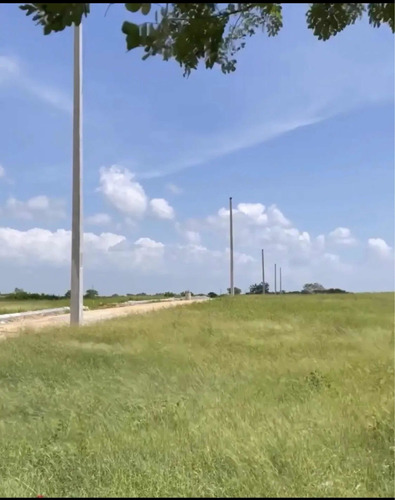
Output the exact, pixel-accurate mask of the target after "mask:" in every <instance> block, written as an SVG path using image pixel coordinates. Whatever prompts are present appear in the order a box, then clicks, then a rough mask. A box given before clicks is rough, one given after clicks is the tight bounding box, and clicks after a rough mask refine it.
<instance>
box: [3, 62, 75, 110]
mask: <svg viewBox="0 0 395 500" xmlns="http://www.w3.org/2000/svg"><path fill="white" fill-rule="evenodd" d="M1 83H12V84H15V85H18V86H20V87H22V88H23V90H25V91H27V92H29V93H31V94H32V95H34V96H35V97H38V98H39V99H40V100H41V101H44V102H46V103H47V104H50V105H51V106H53V107H55V108H57V109H59V110H61V111H64V112H66V113H68V114H70V113H71V112H72V100H71V98H70V96H69V95H68V94H66V93H64V92H62V91H61V90H59V89H56V88H54V87H51V86H49V85H48V84H44V83H42V82H37V81H36V80H34V79H33V78H31V77H29V76H28V74H27V73H26V71H25V70H24V68H23V64H22V63H21V61H20V60H19V59H17V58H16V57H13V56H4V55H3V56H0V84H1Z"/></svg>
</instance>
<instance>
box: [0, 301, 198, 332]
mask: <svg viewBox="0 0 395 500" xmlns="http://www.w3.org/2000/svg"><path fill="white" fill-rule="evenodd" d="M204 300H207V299H205V298H199V299H191V300H169V301H164V302H152V303H150V304H139V303H136V304H132V305H128V306H123V307H119V306H118V307H111V308H108V309H95V310H93V311H84V325H87V324H90V323H95V322H97V321H103V320H107V319H112V318H119V317H122V316H128V315H129V314H143V313H148V312H151V311H157V310H158V309H166V308H168V307H176V306H182V305H187V304H193V303H196V302H202V301H204ZM37 314H38V315H37V316H31V317H25V318H20V319H14V320H13V321H10V322H5V323H3V324H1V316H0V340H1V339H4V338H7V337H13V336H15V335H17V334H18V332H20V331H22V330H38V329H41V328H45V327H49V326H62V325H68V324H69V323H70V314H53V315H48V316H39V311H37Z"/></svg>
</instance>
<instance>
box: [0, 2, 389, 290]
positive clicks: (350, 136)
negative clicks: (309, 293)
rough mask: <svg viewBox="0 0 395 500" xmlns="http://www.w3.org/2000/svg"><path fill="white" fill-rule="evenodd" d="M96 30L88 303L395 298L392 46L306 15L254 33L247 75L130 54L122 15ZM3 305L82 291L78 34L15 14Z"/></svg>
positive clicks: (292, 13) (5, 67) (88, 106)
mask: <svg viewBox="0 0 395 500" xmlns="http://www.w3.org/2000/svg"><path fill="white" fill-rule="evenodd" d="M106 8H107V6H106V5H93V6H92V14H91V15H90V16H89V18H88V19H87V20H86V22H85V23H84V27H83V30H84V33H83V36H84V40H83V42H84V49H83V67H84V69H83V71H84V80H83V92H84V143H83V152H84V215H85V221H84V231H85V233H86V234H85V262H84V267H85V271H84V273H85V288H89V287H91V286H92V285H93V286H94V287H95V288H97V289H98V290H99V292H101V293H103V294H104V293H115V292H118V293H125V292H130V293H136V292H140V291H146V292H156V291H164V290H173V291H181V290H184V289H191V290H193V291H194V292H196V293H198V292H208V291H210V290H213V291H217V292H218V291H221V290H222V291H225V289H226V287H227V286H229V250H228V215H229V214H228V212H227V210H228V199H229V196H232V197H233V204H234V205H233V206H234V210H235V216H234V223H235V251H236V262H235V284H236V285H237V286H239V287H241V288H242V289H243V290H246V289H247V288H248V286H249V285H250V284H251V283H253V282H258V281H260V249H261V248H265V252H266V261H267V276H268V280H269V283H270V286H271V287H272V286H273V264H274V263H275V262H277V265H278V266H281V267H282V270H283V281H284V288H285V289H287V290H297V289H301V287H302V286H303V284H304V283H306V282H310V281H318V282H321V283H322V284H323V285H324V286H327V287H331V286H336V287H340V288H345V289H347V290H350V291H370V290H372V291H380V290H393V288H394V253H393V246H394V218H393V217H394V215H393V213H394V40H393V34H392V33H391V31H390V29H389V28H388V27H387V26H384V27H382V28H380V29H374V28H372V27H371V26H369V24H368V23H367V22H366V20H365V21H363V22H359V23H357V24H356V25H354V26H351V27H349V28H348V29H347V30H345V31H344V32H343V33H341V34H339V35H338V36H336V37H335V38H333V39H331V40H329V41H327V42H320V41H318V40H317V39H316V38H315V37H314V36H313V34H312V32H311V31H309V30H308V29H307V27H306V22H305V18H304V12H305V9H306V6H305V5H300V4H299V5H286V6H285V7H284V28H283V29H282V31H281V32H280V34H279V35H278V36H277V37H274V38H267V37H266V36H265V35H263V34H259V35H256V36H255V37H254V38H252V39H250V40H249V41H248V43H247V47H246V49H245V50H244V51H243V52H241V53H240V55H239V62H238V66H237V71H236V72H235V73H233V74H230V75H223V74H222V73H221V72H220V70H219V69H214V70H211V71H210V70H205V69H204V68H199V69H198V71H196V72H194V73H192V74H191V76H190V77H189V78H187V79H186V78H183V76H182V70H181V69H180V67H179V66H178V65H177V63H176V62H174V61H169V62H163V61H162V60H161V59H160V58H152V59H149V60H147V61H141V52H139V51H133V52H131V53H127V52H126V49H125V40H124V35H123V34H122V32H121V29H120V27H121V24H122V22H123V21H124V20H125V19H128V18H131V17H133V15H132V14H131V13H128V12H127V11H126V10H125V9H124V7H123V6H122V5H113V6H112V7H111V8H110V9H109V11H108V13H107V15H106V16H104V13H105V10H106ZM0 16H1V18H2V19H3V21H4V20H7V22H3V28H2V30H1V32H0V96H1V99H0V102H1V108H0V109H1V113H0V132H1V133H0V165H1V168H0V274H1V285H0V291H1V292H3V291H7V290H12V289H13V288H15V287H22V288H25V289H27V290H32V291H33V290H42V291H48V292H55V293H64V291H65V290H67V289H68V288H69V281H70V278H69V274H70V273H69V262H70V212H71V206H70V200H71V152H72V151H71V144H72V128H71V127H72V31H71V30H67V31H65V32H62V33H59V34H54V35H51V36H47V37H44V36H43V35H42V31H41V29H40V28H38V27H36V26H35V25H34V24H33V22H32V21H31V19H28V18H26V17H25V16H24V14H23V13H22V12H21V11H19V9H18V7H17V5H12V4H2V5H1V6H0Z"/></svg>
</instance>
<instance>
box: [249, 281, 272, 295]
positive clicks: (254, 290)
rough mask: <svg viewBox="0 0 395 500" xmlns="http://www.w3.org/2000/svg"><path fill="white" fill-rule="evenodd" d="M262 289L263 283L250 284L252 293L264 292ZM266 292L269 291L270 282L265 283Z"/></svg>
mask: <svg viewBox="0 0 395 500" xmlns="http://www.w3.org/2000/svg"><path fill="white" fill-rule="evenodd" d="M262 291H263V286H262V283H254V284H253V285H250V294H259V293H262ZM265 293H269V283H265Z"/></svg>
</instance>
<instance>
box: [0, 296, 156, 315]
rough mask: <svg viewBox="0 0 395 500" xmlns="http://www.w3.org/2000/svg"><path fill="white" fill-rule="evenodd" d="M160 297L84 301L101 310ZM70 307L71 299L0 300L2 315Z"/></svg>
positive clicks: (0, 312) (85, 303) (107, 298)
mask: <svg viewBox="0 0 395 500" xmlns="http://www.w3.org/2000/svg"><path fill="white" fill-rule="evenodd" d="M161 298H162V297H161V296H158V295H152V296H151V295H133V296H119V297H97V298H94V299H84V306H88V307H89V309H101V308H104V307H112V306H114V305H116V304H120V303H122V302H128V301H129V300H138V301H140V300H159V299H161ZM69 305H70V299H59V300H9V299H7V298H0V315H1V314H10V313H18V312H25V311H38V310H40V309H53V308H55V307H65V306H69Z"/></svg>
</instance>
